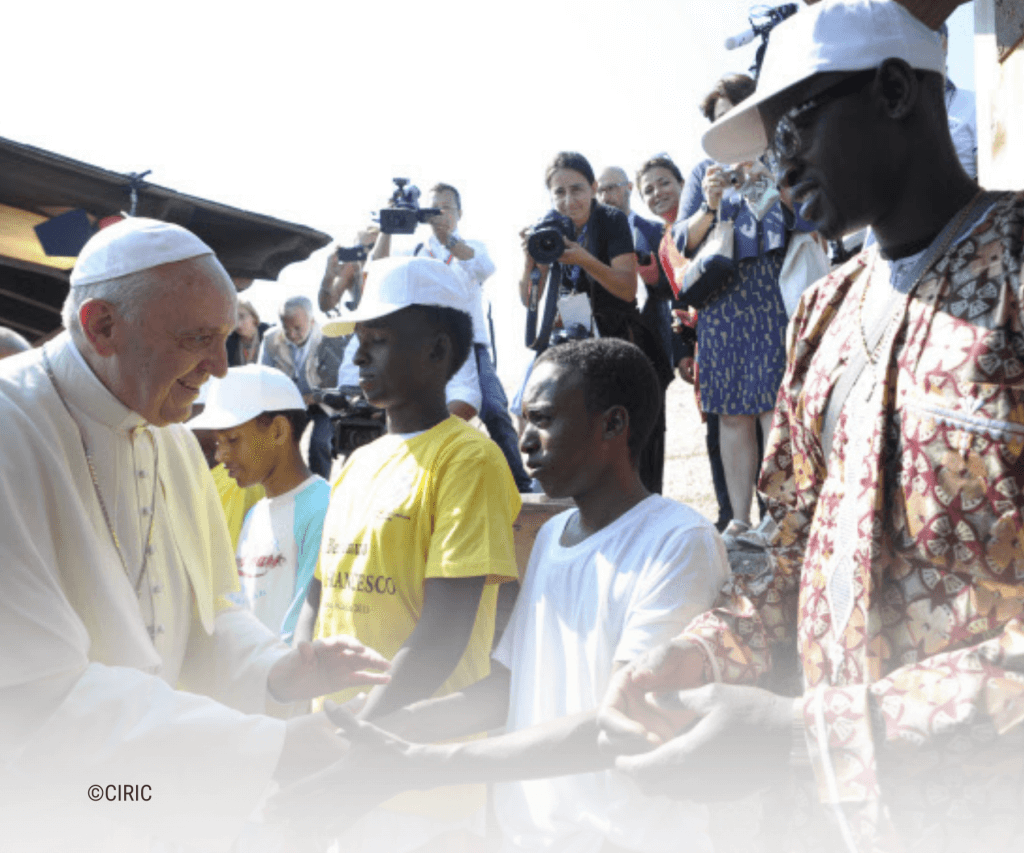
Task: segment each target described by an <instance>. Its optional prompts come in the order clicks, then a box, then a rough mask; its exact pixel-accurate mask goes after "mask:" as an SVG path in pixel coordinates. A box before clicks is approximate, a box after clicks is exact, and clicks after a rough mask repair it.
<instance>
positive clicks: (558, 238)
mask: <svg viewBox="0 0 1024 853" xmlns="http://www.w3.org/2000/svg"><path fill="white" fill-rule="evenodd" d="M563 237H565V238H566V239H568V240H574V239H576V229H575V228H574V227H573V224H572V220H571V219H570V218H569V217H568V216H563V215H562V214H561V213H559V212H558V211H557V210H549V211H548V212H547V213H545V214H544V217H543V219H541V220H540V221H539V222H538V223H537V224H536V225H534V226H533V228H531V229H530V232H529V234H528V235H527V237H526V251H528V252H529V253H530V257H532V258H533V259H534V260H535V261H536V262H537V263H538V264H551V263H554V262H555V261H557V260H558V259H559V258H560V257H562V252H564V251H565V240H563V239H562V238H563Z"/></svg>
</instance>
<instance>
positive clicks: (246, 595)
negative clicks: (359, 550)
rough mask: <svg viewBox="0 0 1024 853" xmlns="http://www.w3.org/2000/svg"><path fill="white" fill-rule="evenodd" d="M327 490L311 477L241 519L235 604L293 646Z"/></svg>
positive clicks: (315, 554)
mask: <svg viewBox="0 0 1024 853" xmlns="http://www.w3.org/2000/svg"><path fill="white" fill-rule="evenodd" d="M330 500H331V487H330V485H329V484H328V483H327V481H326V480H325V479H324V478H323V477H318V476H316V475H313V476H311V477H309V478H308V479H306V480H304V481H303V482H302V483H300V484H299V485H297V486H296V487H295V488H294V489H292V490H291V491H288V492H285V493H284V494H283V495H278V496H277V497H274V498H263V499H262V500H260V501H259V502H257V503H256V504H255V505H254V506H253V507H252V509H250V510H249V512H248V514H247V515H246V516H245V522H244V523H243V524H242V533H241V536H239V537H238V550H237V552H236V554H235V563H236V565H237V566H238V582H239V584H240V586H241V587H242V590H241V592H240V593H236V594H235V596H234V598H235V599H236V601H235V603H237V604H238V605H240V606H242V607H245V608H246V609H248V610H250V611H252V612H253V613H254V614H255V615H256V618H257V619H259V620H260V621H261V622H262V623H263V624H264V625H266V626H267V627H268V628H270V630H271V631H276V632H278V633H279V634H280V635H281V639H283V640H284V641H285V642H286V643H287V642H291V639H292V635H293V634H294V633H295V623H296V622H297V621H298V618H299V613H300V612H301V611H302V603H303V602H304V601H305V600H306V592H307V591H308V589H309V582H310V580H312V578H313V570H314V569H315V568H316V561H317V557H318V556H319V554H320V536H321V534H322V533H323V529H324V515H325V514H326V513H327V504H328V503H330Z"/></svg>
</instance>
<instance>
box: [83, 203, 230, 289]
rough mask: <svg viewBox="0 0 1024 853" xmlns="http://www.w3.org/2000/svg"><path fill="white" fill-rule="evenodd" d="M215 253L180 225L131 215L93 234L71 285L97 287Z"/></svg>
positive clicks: (84, 248) (85, 247) (86, 245)
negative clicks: (117, 279) (177, 262)
mask: <svg viewBox="0 0 1024 853" xmlns="http://www.w3.org/2000/svg"><path fill="white" fill-rule="evenodd" d="M212 254H213V249H211V248H210V247H209V246H207V245H206V243H204V242H203V241H202V240H200V239H199V238H198V237H197V236H196V235H195V234H193V233H192V232H191V231H188V230H187V229H185V228H182V227H181V226H180V225H175V224H173V223H171V222H161V221H160V220H158V219H146V218H144V217H141V216H129V217H128V218H127V219H122V220H121V221H120V222H118V223H116V224H114V225H110V226H108V227H106V228H104V229H102V230H101V231H100V232H99V233H97V234H94V235H93V237H92V238H91V239H90V240H89V242H88V243H86V244H85V246H83V247H82V251H81V252H79V254H78V260H77V261H75V267H74V269H73V270H71V286H72V287H82V286H83V285H87V284H96V283H98V282H101V281H108V280H110V279H112V278H119V277H120V276H122V275H129V274H130V273H134V272H141V271H142V270H148V269H151V268H153V267H158V266H160V265H162V264H170V263H174V262H175V261H186V260H188V259H190V258H198V257H202V256H203V255H212Z"/></svg>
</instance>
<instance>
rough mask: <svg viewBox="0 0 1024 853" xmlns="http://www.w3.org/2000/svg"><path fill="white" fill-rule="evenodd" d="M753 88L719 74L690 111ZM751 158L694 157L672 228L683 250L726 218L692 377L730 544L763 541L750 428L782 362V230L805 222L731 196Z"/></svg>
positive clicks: (713, 117)
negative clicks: (724, 245)
mask: <svg viewBox="0 0 1024 853" xmlns="http://www.w3.org/2000/svg"><path fill="white" fill-rule="evenodd" d="M753 91H754V81H753V80H752V79H751V78H750V77H748V76H746V75H745V74H730V75H726V76H725V77H723V78H722V79H721V80H719V81H718V83H716V84H715V86H714V88H712V90H711V91H710V92H709V93H708V94H707V96H706V97H705V98H704V100H703V102H702V103H701V106H700V109H701V112H702V113H703V114H704V116H705V117H706V118H707V119H708V120H709V121H717V120H718V119H719V118H721V117H722V116H723V115H725V113H727V112H728V111H729V110H730V109H732V108H733V107H734V106H736V104H738V103H740V102H741V101H743V100H744V99H745V98H747V97H749V96H750V95H751V94H752V93H753ZM762 168H763V166H761V164H754V163H741V164H734V165H732V166H728V165H724V164H720V163H715V162H714V161H712V160H704V161H703V162H701V163H699V164H697V166H696V167H695V168H694V170H693V172H692V173H691V176H690V179H689V180H688V181H687V183H686V186H685V189H684V190H683V193H682V197H681V199H680V204H679V217H678V220H677V222H676V227H675V228H674V229H673V230H674V231H675V233H676V234H677V235H679V242H682V239H683V235H684V234H685V250H686V253H687V254H688V255H689V256H691V257H692V256H693V255H694V254H695V253H696V252H697V251H698V250H699V248H700V246H701V244H702V243H703V242H704V240H705V238H706V237H707V235H708V234H709V233H710V231H711V229H712V227H713V226H714V224H715V222H716V221H717V220H723V221H724V220H732V222H733V223H734V255H733V260H734V261H735V263H736V273H735V276H734V279H733V281H732V283H731V284H730V286H729V287H728V288H726V289H725V290H724V291H723V292H722V293H721V294H720V295H717V296H715V297H714V298H712V300H711V301H710V302H708V303H707V304H705V305H704V306H702V307H701V309H700V311H699V320H698V322H697V368H698V369H697V373H698V375H699V376H700V399H701V407H702V409H703V410H704V412H706V413H708V414H709V415H712V414H713V415H717V416H718V421H719V441H720V447H721V457H722V462H723V466H724V470H725V485H726V488H727V491H728V495H729V502H730V504H731V506H732V520H731V521H730V522H729V525H728V526H727V527H726V528H725V532H724V534H723V538H724V539H725V541H726V545H727V546H728V547H730V548H735V547H743V546H748V547H750V546H754V547H757V546H763V545H764V544H766V536H767V527H766V526H770V521H768V517H767V516H766V517H765V522H764V525H766V526H763V527H762V528H758V529H757V530H751V528H750V512H751V505H752V503H753V496H754V486H755V484H756V482H757V472H758V469H759V468H760V462H761V460H760V453H759V451H758V437H757V429H758V426H760V428H761V433H762V436H763V437H764V436H767V435H768V432H769V430H770V429H771V421H772V413H773V410H774V408H775V397H776V394H777V393H778V389H779V384H780V383H781V381H782V375H783V372H784V370H785V366H786V325H787V323H788V317H787V315H786V308H785V305H784V303H783V300H782V293H781V290H780V288H779V274H780V272H781V271H782V263H783V261H784V259H785V256H786V247H787V245H788V241H789V234H790V232H791V231H793V230H794V229H796V230H802V231H811V230H813V226H812V225H811V224H809V223H807V222H804V221H803V220H801V219H800V218H799V217H797V216H796V215H794V213H793V212H792V210H790V209H789V208H788V207H786V206H784V205H783V204H782V203H781V201H777V202H775V204H774V205H772V206H771V208H770V209H769V210H768V211H767V212H766V213H764V215H763V217H762V218H760V219H759V218H758V216H757V215H755V213H754V211H753V210H752V209H751V207H750V205H749V204H747V202H746V201H745V200H744V198H743V197H742V196H741V195H740V194H739V192H737V190H736V187H737V186H739V185H741V184H742V183H743V181H744V180H745V178H746V175H747V174H749V173H750V172H751V171H752V170H759V169H762Z"/></svg>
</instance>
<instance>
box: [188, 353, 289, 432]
mask: <svg viewBox="0 0 1024 853" xmlns="http://www.w3.org/2000/svg"><path fill="white" fill-rule="evenodd" d="M209 387H210V391H209V393H208V394H207V396H206V408H205V409H203V411H202V413H201V414H200V415H199V417H197V418H194V419H192V420H191V421H189V422H188V427H189V429H231V428H232V427H236V426H240V425H241V424H244V423H246V422H247V421H251V420H252V419H253V418H255V417H256V416H257V415H262V414H263V413H264V412H283V411H289V410H292V409H295V410H298V411H305V410H306V404H305V403H304V402H303V400H302V394H300V393H299V388H298V386H297V385H296V384H295V383H294V382H292V380H291V379H289V378H288V377H287V376H285V375H284V374H283V373H282V372H281V371H280V370H278V369H277V368H276V367H268V366H267V365H265V364H247V365H245V366H244V367H232V368H230V369H229V370H228V374H227V376H225V377H224V378H223V379H211V380H210V382H209Z"/></svg>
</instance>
